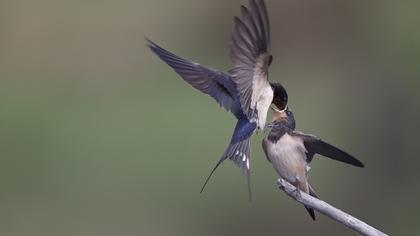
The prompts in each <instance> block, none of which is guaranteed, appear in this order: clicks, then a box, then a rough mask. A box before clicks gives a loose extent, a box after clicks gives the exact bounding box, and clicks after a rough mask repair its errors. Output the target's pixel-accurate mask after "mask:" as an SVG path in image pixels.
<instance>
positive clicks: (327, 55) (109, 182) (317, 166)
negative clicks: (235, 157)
mask: <svg viewBox="0 0 420 236" xmlns="http://www.w3.org/2000/svg"><path fill="white" fill-rule="evenodd" d="M240 4H246V2H245V0H244V1H242V0H235V1H220V0H219V1H210V0H198V1H192V0H178V1H164V0H153V1H152V0H144V1H142V0H138V1H131V0H122V1H93V0H88V1H64V0H62V1H52V0H38V1H29V0H2V2H1V3H0V234H1V235H10V236H18V235H19V236H20V235H43V236H45V235H63V236H65V235H89V236H92V235H100V236H106V235H261V234H264V235H303V234H305V233H310V234H311V235H338V234H339V235H352V234H353V233H352V232H351V231H349V230H348V229H346V228H344V227H343V226H341V225H339V224H337V223H335V222H332V221H331V220H329V219H327V218H325V217H323V216H319V217H318V221H317V222H315V223H314V222H312V221H311V220H310V218H309V217H308V216H307V214H306V212H305V210H304V208H303V207H302V206H300V205H298V204H297V203H295V202H293V201H292V200H291V199H289V198H287V197H286V196H285V194H283V193H282V192H281V191H279V190H277V189H276V184H275V183H276V175H275V172H274V171H273V170H272V167H271V166H270V164H269V163H268V162H267V161H266V159H265V156H264V154H263V152H262V150H261V148H260V147H261V146H260V143H261V139H262V138H263V136H264V133H260V134H259V135H256V136H255V137H254V143H253V159H252V185H253V190H254V201H253V202H252V203H249V202H248V199H247V194H246V185H245V179H244V177H243V176H242V175H241V173H240V171H239V170H238V169H237V168H236V167H234V165H233V164H232V163H230V162H226V163H224V164H223V165H222V167H221V168H220V169H219V170H218V171H217V172H216V174H215V177H214V178H213V179H212V181H211V182H210V184H209V185H208V187H207V189H206V191H205V192H204V193H203V194H199V189H200V187H201V184H202V183H203V180H204V178H205V177H206V176H207V174H208V172H209V171H210V168H211V167H212V166H213V164H215V162H216V161H217V159H218V158H219V157H220V155H221V154H222V152H223V151H224V149H225V147H226V145H227V143H228V141H229V139H230V135H231V132H232V130H233V127H234V124H235V120H234V118H233V116H232V115H230V114H228V113H226V112H224V111H223V110H222V109H220V108H218V107H217V105H216V103H215V102H214V101H213V100H212V99H211V98H209V97H207V96H205V95H203V94H201V93H199V92H197V91H195V90H194V89H192V88H191V87H190V86H188V85H187V84H186V83H185V82H184V81H182V80H181V79H180V78H179V77H178V76H177V75H176V74H175V73H174V72H173V71H171V70H170V69H169V68H168V67H167V66H166V65H165V64H163V63H162V62H161V61H159V60H158V59H157V57H156V56H154V55H152V53H151V52H150V51H149V50H148V49H147V48H146V47H145V42H144V39H143V37H144V36H148V37H150V38H151V39H153V40H154V41H156V42H157V43H159V44H161V45H162V46H163V47H165V48H167V49H169V50H171V51H173V52H176V53H178V54H179V55H181V56H184V57H186V58H189V59H191V60H194V61H197V62H200V63H202V64H204V65H208V66H211V67H213V68H218V69H221V70H223V71H226V70H228V69H229V68H230V63H229V60H228V48H229V38H230V30H231V26H232V17H233V15H238V14H239V6H240ZM267 5H268V8H269V14H270V18H271V30H272V47H273V48H272V49H273V54H274V58H275V60H274V62H273V65H272V67H271V69H270V79H271V80H273V81H280V82H282V83H283V84H284V86H285V87H286V88H287V89H288V92H289V95H290V106H291V108H292V109H293V111H294V113H295V115H296V119H297V126H298V129H300V130H302V131H304V132H307V133H314V134H317V135H318V136H320V137H323V138H324V139H325V140H327V141H329V142H331V143H333V144H335V145H337V146H339V147H342V148H343V149H345V150H347V151H348V152H350V153H352V154H353V155H355V156H356V157H358V158H359V159H360V160H362V161H363V162H364V163H365V165H366V168H365V169H357V168H353V167H351V166H345V165H342V164H340V163H335V162H333V161H330V160H327V159H324V158H317V159H315V160H314V162H313V164H312V170H311V172H310V177H311V182H312V184H313V185H314V187H315V188H316V189H317V191H318V193H319V195H320V197H321V198H322V199H324V200H326V201H328V202H330V203H332V204H333V205H335V206H337V207H339V208H342V209H343V210H345V211H348V212H349V213H352V214H354V215H355V216H357V217H360V218H361V219H363V220H365V221H367V222H369V223H370V224H372V225H373V226H376V227H378V228H380V229H382V230H384V231H385V232H387V233H390V234H392V235H418V234H419V233H420V226H419V224H418V220H419V217H420V215H419V211H420V205H419V203H418V199H419V198H420V187H419V186H420V185H419V184H418V179H419V178H420V172H419V171H418V166H419V165H420V161H419V155H418V154H419V145H418V140H419V138H418V135H417V132H418V131H419V125H418V122H419V120H420V110H419V101H420V82H419V81H420V80H419V76H420V66H419V61H420V30H419V23H420V17H419V14H418V9H419V7H420V6H419V3H418V1H409V0H406V1H398V2H397V1H390V0H385V1H358V0H356V1H333V0H320V1H310V0H303V1H292V0H282V1H274V0H267Z"/></svg>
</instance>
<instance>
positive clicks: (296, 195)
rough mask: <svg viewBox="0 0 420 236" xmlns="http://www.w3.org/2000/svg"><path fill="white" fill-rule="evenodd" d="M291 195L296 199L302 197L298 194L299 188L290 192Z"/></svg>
mask: <svg viewBox="0 0 420 236" xmlns="http://www.w3.org/2000/svg"><path fill="white" fill-rule="evenodd" d="M292 194H293V195H294V196H295V198H296V199H301V198H302V195H301V194H300V190H299V188H297V187H296V188H295V190H293V191H292Z"/></svg>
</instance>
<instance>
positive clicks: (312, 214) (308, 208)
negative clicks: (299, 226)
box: [305, 206, 316, 221]
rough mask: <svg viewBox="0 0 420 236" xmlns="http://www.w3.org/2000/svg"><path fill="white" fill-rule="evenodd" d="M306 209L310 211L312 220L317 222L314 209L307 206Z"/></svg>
mask: <svg viewBox="0 0 420 236" xmlns="http://www.w3.org/2000/svg"><path fill="white" fill-rule="evenodd" d="M305 208H306V210H307V211H308V213H309V215H310V216H311V218H312V220H313V221H315V220H316V218H315V211H314V209H312V208H310V207H307V206H305Z"/></svg>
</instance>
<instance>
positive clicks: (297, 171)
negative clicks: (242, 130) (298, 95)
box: [262, 107, 363, 220]
mask: <svg viewBox="0 0 420 236" xmlns="http://www.w3.org/2000/svg"><path fill="white" fill-rule="evenodd" d="M273 110H274V112H273V123H272V124H270V125H269V126H270V127H272V129H271V131H270V133H269V134H268V136H267V137H266V138H264V140H263V142H262V147H263V149H264V153H265V155H266V156H267V160H268V161H269V162H271V164H272V165H273V167H274V169H275V170H276V171H277V173H278V174H279V175H280V177H281V178H283V179H285V180H287V181H288V182H290V183H291V184H293V185H294V186H295V187H296V189H297V191H303V192H305V193H308V194H310V195H311V196H313V197H317V196H316V194H315V191H314V190H313V188H312V187H311V186H310V185H309V183H308V171H309V163H310V162H311V161H312V159H313V157H314V155H315V154H320V155H323V156H326V157H329V158H331V159H334V160H336V161H341V162H345V163H347V164H350V165H354V166H358V167H363V164H362V162H360V161H359V160H357V159H356V158H354V157H352V156H351V155H349V154H348V153H346V152H344V151H342V150H340V149H338V148H336V147H334V146H332V145H331V144H328V143H326V142H324V141H322V140H321V139H320V138H318V137H316V136H314V135H310V134H304V133H302V132H299V131H295V126H296V123H295V117H294V115H293V113H292V112H291V111H290V110H289V109H288V108H287V107H286V108H285V109H284V110H281V111H279V110H277V109H273ZM305 208H306V210H307V211H308V212H309V215H310V216H311V217H312V219H313V220H315V212H314V210H313V209H311V208H309V207H306V206H305Z"/></svg>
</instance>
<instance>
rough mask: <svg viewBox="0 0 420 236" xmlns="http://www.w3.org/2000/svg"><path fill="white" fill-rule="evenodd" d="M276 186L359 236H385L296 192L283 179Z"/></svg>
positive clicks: (341, 212) (326, 205)
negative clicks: (359, 235)
mask: <svg viewBox="0 0 420 236" xmlns="http://www.w3.org/2000/svg"><path fill="white" fill-rule="evenodd" d="M277 184H278V186H279V188H280V189H281V190H283V191H284V192H286V193H287V195H289V196H290V197H291V198H293V199H294V200H296V201H298V202H300V203H302V204H304V205H306V206H308V207H311V208H313V209H314V210H316V211H318V212H320V213H322V214H324V215H326V216H328V217H330V218H331V219H333V220H335V221H337V222H339V223H341V224H343V225H345V226H347V227H348V228H350V229H352V230H354V231H356V232H358V233H359V234H361V235H366V236H373V235H375V236H377V235H381V236H382V235H387V234H385V233H383V232H381V231H379V230H377V229H375V228H373V227H372V226H370V225H368V224H366V223H365V222H363V221H361V220H359V219H357V218H355V217H353V216H351V215H349V214H347V213H345V212H344V211H341V210H339V209H337V208H335V207H333V206H331V205H330V204H328V203H326V202H324V201H322V200H319V199H317V198H314V197H312V196H310V195H308V194H306V193H304V192H302V191H299V192H297V191H296V188H295V186H293V185H292V184H290V183H289V182H287V181H286V180H284V179H281V178H280V179H278V180H277Z"/></svg>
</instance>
